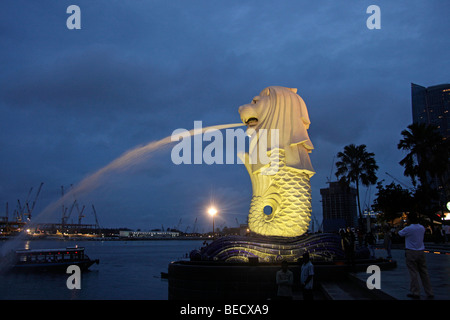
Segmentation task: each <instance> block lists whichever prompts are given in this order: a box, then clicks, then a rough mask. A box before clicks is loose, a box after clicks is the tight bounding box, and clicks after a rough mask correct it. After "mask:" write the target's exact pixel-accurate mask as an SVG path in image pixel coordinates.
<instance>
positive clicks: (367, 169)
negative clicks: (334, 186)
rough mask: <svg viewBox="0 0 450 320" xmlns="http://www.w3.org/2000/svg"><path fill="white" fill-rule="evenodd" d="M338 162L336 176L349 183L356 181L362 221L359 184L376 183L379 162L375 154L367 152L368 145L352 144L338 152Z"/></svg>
mask: <svg viewBox="0 0 450 320" xmlns="http://www.w3.org/2000/svg"><path fill="white" fill-rule="evenodd" d="M337 156H338V158H339V159H340V160H339V161H338V162H336V167H337V171H336V177H337V178H338V179H339V178H340V179H339V181H340V182H343V183H345V184H347V185H350V183H355V185H356V197H357V200H358V212H359V218H360V223H361V221H362V214H361V205H360V200H359V184H360V183H361V184H362V185H363V186H366V187H368V186H369V185H372V184H375V183H376V182H377V180H378V178H377V176H376V174H375V173H376V171H377V170H378V166H377V163H376V161H375V159H374V156H375V154H374V153H372V152H367V150H366V145H364V144H362V145H360V146H355V145H354V144H350V145H348V146H345V147H344V152H338V154H337Z"/></svg>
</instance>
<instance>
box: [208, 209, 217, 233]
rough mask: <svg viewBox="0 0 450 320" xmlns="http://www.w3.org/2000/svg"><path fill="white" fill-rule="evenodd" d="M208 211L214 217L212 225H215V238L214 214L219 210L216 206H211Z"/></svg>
mask: <svg viewBox="0 0 450 320" xmlns="http://www.w3.org/2000/svg"><path fill="white" fill-rule="evenodd" d="M208 213H209V214H210V215H211V217H212V225H213V229H212V231H213V233H212V236H213V238H214V216H215V215H216V214H217V210H216V208H214V207H211V208H209V210H208Z"/></svg>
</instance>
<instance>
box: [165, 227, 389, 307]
mask: <svg viewBox="0 0 450 320" xmlns="http://www.w3.org/2000/svg"><path fill="white" fill-rule="evenodd" d="M306 251H308V252H309V253H310V257H311V261H312V263H313V264H314V272H315V275H314V283H315V284H318V283H320V281H322V280H326V279H336V278H337V277H344V276H345V275H346V274H347V272H349V271H366V269H367V267H368V266H369V265H373V264H376V265H379V266H380V268H381V269H387V268H392V267H395V266H396V263H395V261H388V260H382V259H377V260H372V259H368V258H366V257H365V255H366V251H365V250H361V251H360V252H357V254H356V256H355V261H354V264H347V262H346V260H345V256H344V253H343V251H342V249H341V246H340V237H339V236H338V235H335V234H314V235H304V236H301V237H298V238H279V237H261V236H247V237H245V236H229V237H222V238H218V239H216V240H214V241H213V242H212V243H211V244H209V245H208V246H206V247H204V248H202V249H201V250H199V251H197V250H196V251H193V252H192V253H191V257H190V261H176V262H172V263H170V264H169V268H168V275H167V276H168V280H169V297H168V298H169V300H218V299H230V300H237V299H241V300H243V299H245V300H252V299H253V300H254V299H257V300H265V299H274V298H276V294H277V285H276V279H275V275H276V273H277V271H278V270H280V268H281V261H282V260H286V261H288V265H289V266H288V267H289V270H291V271H292V272H293V273H294V288H293V289H294V291H295V290H300V288H299V283H300V280H299V279H300V266H301V264H300V263H299V262H300V261H299V259H301V257H302V256H303V253H304V252H306Z"/></svg>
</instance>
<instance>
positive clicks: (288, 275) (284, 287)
mask: <svg viewBox="0 0 450 320" xmlns="http://www.w3.org/2000/svg"><path fill="white" fill-rule="evenodd" d="M293 284H294V274H293V273H292V271H291V270H289V269H288V263H287V261H286V260H283V262H281V270H278V271H277V285H278V294H277V295H278V297H279V298H280V299H286V300H291V299H292V285H293Z"/></svg>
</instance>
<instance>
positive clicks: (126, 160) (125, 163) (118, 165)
mask: <svg viewBox="0 0 450 320" xmlns="http://www.w3.org/2000/svg"><path fill="white" fill-rule="evenodd" d="M240 126H243V124H242V123H233V124H223V125H215V126H209V127H204V128H201V130H199V128H197V129H192V130H190V131H188V132H187V133H186V136H189V135H190V136H194V135H197V134H202V133H204V132H205V131H206V130H213V129H216V130H222V129H227V128H235V127H240ZM171 143H173V141H172V136H168V137H165V138H163V139H161V140H157V141H152V142H150V143H148V144H146V145H144V146H139V147H135V148H133V149H131V150H129V151H127V152H125V153H123V154H122V155H121V156H120V157H118V158H116V159H115V160H113V161H111V162H110V163H109V164H108V165H106V166H104V167H103V168H101V169H99V170H97V171H96V172H94V173H93V174H91V175H89V176H87V177H86V178H84V179H83V180H81V181H80V182H79V183H78V184H77V185H75V186H74V187H73V188H72V189H71V190H70V191H69V192H67V193H66V194H65V195H64V196H63V197H61V198H60V199H58V200H57V201H54V202H52V203H50V204H49V205H48V206H47V207H45V208H44V209H43V210H42V212H41V213H39V214H38V215H37V216H36V217H35V218H34V219H33V221H32V222H30V223H29V225H30V226H31V227H32V226H33V224H38V223H39V222H42V221H43V219H45V218H47V217H48V215H49V214H51V213H53V212H55V211H56V210H57V209H59V208H61V206H62V205H63V204H64V202H65V201H67V200H68V199H72V197H73V195H75V194H77V195H79V194H80V193H87V192H90V191H92V190H94V189H95V188H96V187H98V186H99V185H101V183H102V179H104V178H105V177H106V176H107V175H108V174H111V173H116V172H118V171H125V170H127V169H129V168H131V167H132V166H135V165H137V164H139V163H141V162H142V161H143V160H145V159H146V157H148V156H150V155H151V153H152V152H155V151H157V150H158V149H160V148H162V147H164V146H167V145H169V144H171ZM22 235H23V233H22V234H21V235H19V236H17V237H15V238H13V240H10V241H8V242H9V245H6V243H4V244H3V245H2V248H1V255H4V254H5V253H6V252H9V251H10V250H11V249H13V248H14V245H15V243H14V242H16V243H18V241H14V240H16V239H17V240H20V239H21V236H22Z"/></svg>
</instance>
